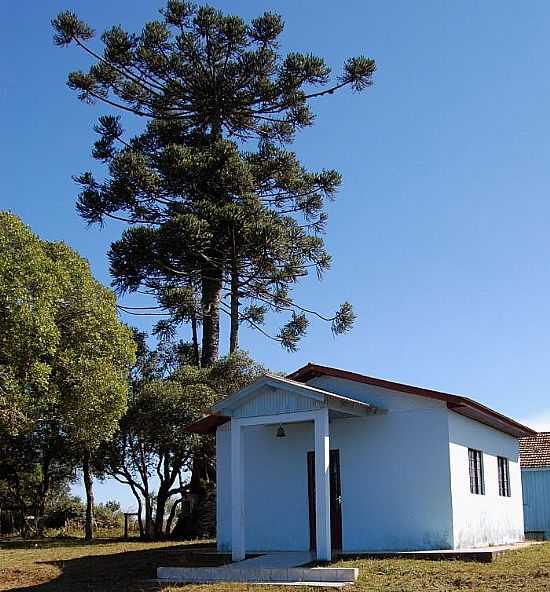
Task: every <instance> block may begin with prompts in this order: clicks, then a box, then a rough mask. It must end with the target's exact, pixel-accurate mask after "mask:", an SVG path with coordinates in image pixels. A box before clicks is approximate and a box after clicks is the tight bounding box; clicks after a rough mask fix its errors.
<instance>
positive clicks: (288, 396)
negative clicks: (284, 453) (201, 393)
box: [213, 375, 378, 561]
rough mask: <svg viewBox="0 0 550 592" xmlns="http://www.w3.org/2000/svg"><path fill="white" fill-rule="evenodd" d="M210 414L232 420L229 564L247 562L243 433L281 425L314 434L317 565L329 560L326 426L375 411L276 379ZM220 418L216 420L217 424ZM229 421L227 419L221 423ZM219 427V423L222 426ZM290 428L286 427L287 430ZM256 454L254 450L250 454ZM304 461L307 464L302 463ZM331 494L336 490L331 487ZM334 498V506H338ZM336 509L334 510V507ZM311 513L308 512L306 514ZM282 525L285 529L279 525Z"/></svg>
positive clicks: (260, 383) (265, 379) (281, 431)
mask: <svg viewBox="0 0 550 592" xmlns="http://www.w3.org/2000/svg"><path fill="white" fill-rule="evenodd" d="M213 412H214V413H216V414H218V417H220V416H221V417H223V418H224V420H225V421H227V420H229V421H230V432H231V434H230V438H231V447H230V448H231V458H230V479H231V488H230V490H231V552H232V558H233V561H242V560H243V559H244V558H245V551H246V549H247V544H246V543H247V541H246V535H245V531H246V529H245V526H246V514H247V513H246V504H245V473H246V470H247V469H246V462H245V443H244V438H243V433H244V431H245V430H247V429H248V428H252V427H254V426H270V425H271V426H274V427H275V426H279V428H278V430H277V432H279V433H278V434H277V432H275V434H274V444H275V438H276V436H277V435H279V436H282V435H283V434H284V433H285V425H286V426H289V425H290V424H310V425H312V428H313V430H312V432H313V442H312V443H313V451H312V457H313V459H312V460H313V462H312V463H311V468H312V469H313V471H314V487H313V491H312V492H313V497H314V508H313V509H314V512H312V513H310V516H313V520H314V525H313V526H314V528H313V529H312V532H313V536H314V542H315V552H316V557H317V559H318V560H321V561H330V559H331V556H332V545H331V540H332V536H331V475H330V467H331V464H330V452H331V449H330V422H331V421H332V420H333V419H344V418H353V417H364V416H368V415H372V414H376V413H377V412H378V410H377V409H376V408H375V407H373V406H372V405H369V404H367V403H363V402H360V401H357V400H354V399H349V398H347V397H343V396H340V395H336V394H334V393H330V392H328V391H324V390H322V389H318V388H315V387H311V386H308V385H305V384H302V383H297V382H294V381H292V380H288V379H284V378H281V377H278V376H273V375H266V376H264V377H262V378H260V379H259V380H258V381H256V382H255V383H254V384H252V385H250V386H249V387H247V388H245V389H243V390H241V391H239V392H237V393H235V394H234V395H232V396H231V397H229V398H227V399H225V400H223V401H221V402H220V403H218V404H217V405H216V406H215V407H214V408H213ZM221 417H220V420H221ZM225 418H227V419H225ZM220 423H222V422H221V421H220ZM287 429H288V428H287ZM248 453H250V454H254V451H248ZM304 460H305V459H304ZM333 494H334V488H333ZM338 497H339V496H336V497H335V496H334V495H333V500H332V503H333V505H334V504H335V503H338V504H340V502H341V499H338ZM333 510H334V508H333ZM310 512H311V509H310ZM283 526H284V525H283Z"/></svg>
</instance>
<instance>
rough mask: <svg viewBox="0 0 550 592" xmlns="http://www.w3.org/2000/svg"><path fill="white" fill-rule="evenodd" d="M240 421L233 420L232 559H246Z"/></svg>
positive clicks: (242, 452)
mask: <svg viewBox="0 0 550 592" xmlns="http://www.w3.org/2000/svg"><path fill="white" fill-rule="evenodd" d="M242 430H243V428H242V425H241V422H240V420H238V419H232V420H231V558H232V559H233V561H242V560H243V559H244V558H245V540H244V462H243V461H244V450H243V442H242Z"/></svg>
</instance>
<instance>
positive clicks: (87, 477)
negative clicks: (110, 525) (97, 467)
mask: <svg viewBox="0 0 550 592" xmlns="http://www.w3.org/2000/svg"><path fill="white" fill-rule="evenodd" d="M82 474H83V476H84V489H85V490H86V522H85V526H84V538H85V539H86V540H87V541H91V540H93V538H94V490H93V478H92V471H91V468H90V453H89V452H85V453H84V459H83V461H82Z"/></svg>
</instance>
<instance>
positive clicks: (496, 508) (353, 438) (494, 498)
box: [187, 364, 535, 561]
mask: <svg viewBox="0 0 550 592" xmlns="http://www.w3.org/2000/svg"><path fill="white" fill-rule="evenodd" d="M187 429H188V430H190V431H192V432H196V433H215V434H216V454H217V544H218V548H219V549H220V550H222V551H228V550H231V552H232V556H233V559H234V560H237V561H238V560H240V559H242V558H243V557H244V555H245V552H253V551H305V550H310V549H311V550H316V553H317V557H318V559H320V560H328V559H330V558H331V554H332V552H333V550H342V551H344V552H361V551H407V550H409V551H413V550H414V551H417V550H430V549H464V548H468V547H484V546H489V545H501V544H509V543H515V542H519V541H521V540H523V536H524V528H523V509H522V489H521V475H520V467H519V442H518V439H519V438H520V437H523V436H531V435H534V434H535V432H533V430H531V429H530V428H528V427H525V426H523V425H521V424H520V423H518V422H516V421H514V420H513V419H510V418H508V417H505V416H504V415H502V414H500V413H498V412H497V411H493V410H492V409H489V408H488V407H485V406H484V405H482V404H480V403H478V402H476V401H474V400H472V399H470V398H468V397H464V396H460V395H452V394H449V393H443V392H439V391H434V390H431V389H426V388H420V387H415V386H410V385H406V384H402V383H398V382H392V381H388V380H381V379H378V378H373V377H369V376H365V375H362V374H357V373H354V372H348V371H345V370H340V369H337V368H331V367H327V366H320V365H317V364H308V365H307V366H304V367H303V368H300V369H299V370H297V371H296V372H294V373H292V374H290V375H289V376H288V377H286V378H282V377H280V376H274V375H265V376H263V377H262V378H260V379H259V380H257V381H256V382H254V383H253V384H252V385H250V386H248V387H247V388H245V389H243V390H241V391H239V392H237V393H235V394H233V395H232V396H230V397H228V398H226V399H224V400H222V401H220V402H219V403H218V404H217V405H215V407H214V408H213V409H212V411H211V413H210V414H209V415H207V416H206V417H205V418H203V419H201V420H200V421H198V422H196V423H195V424H193V425H191V426H189V427H188V428H187Z"/></svg>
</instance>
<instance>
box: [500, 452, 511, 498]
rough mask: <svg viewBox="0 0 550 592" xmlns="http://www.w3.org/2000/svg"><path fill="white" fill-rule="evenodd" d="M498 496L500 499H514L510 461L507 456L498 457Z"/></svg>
mask: <svg viewBox="0 0 550 592" xmlns="http://www.w3.org/2000/svg"><path fill="white" fill-rule="evenodd" d="M497 475H498V477H497V478H498V494H499V496H500V497H512V487H511V484H510V461H509V459H508V458H507V457H505V456H497Z"/></svg>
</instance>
